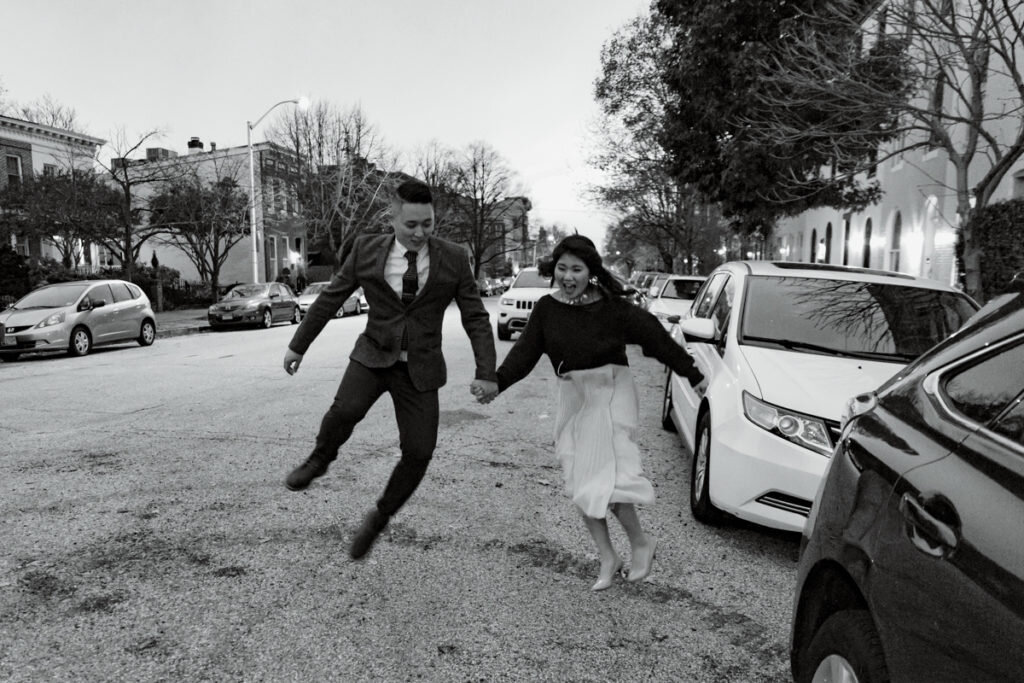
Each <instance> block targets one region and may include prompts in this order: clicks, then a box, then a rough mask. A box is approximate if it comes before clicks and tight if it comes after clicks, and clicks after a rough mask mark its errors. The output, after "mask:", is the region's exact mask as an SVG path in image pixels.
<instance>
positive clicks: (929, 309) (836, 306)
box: [741, 275, 975, 362]
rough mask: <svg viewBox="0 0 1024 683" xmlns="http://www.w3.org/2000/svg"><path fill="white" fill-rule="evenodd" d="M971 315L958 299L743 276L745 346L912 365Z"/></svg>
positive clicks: (918, 290)
mask: <svg viewBox="0 0 1024 683" xmlns="http://www.w3.org/2000/svg"><path fill="white" fill-rule="evenodd" d="M974 310H975V307H974V306H973V305H972V304H971V302H970V300H969V299H968V298H967V297H965V296H963V295H962V294H960V293H958V292H950V291H943V290H939V289H931V288H927V287H917V286H914V285H903V284H889V283H879V282H863V281H858V280H838V279H831V278H814V277H777V276H763V275H757V276H750V277H748V278H747V290H746V296H745V298H744V304H743V320H742V325H741V334H742V336H743V343H744V344H758V345H764V344H772V345H778V346H781V347H783V348H792V349H795V350H801V348H802V349H809V348H810V347H814V348H815V349H817V351H812V352H820V353H835V354H839V355H843V354H847V355H856V356H859V357H861V356H862V357H866V358H878V359H880V360H899V361H903V362H907V361H911V360H913V359H915V358H917V357H918V356H919V355H921V354H922V353H924V352H925V351H926V350H928V349H929V348H931V347H932V346H935V344H937V343H939V342H940V341H942V340H944V339H945V338H946V337H948V336H949V335H951V334H952V333H953V332H955V331H956V330H958V329H959V328H960V327H961V326H962V325H963V324H964V322H966V321H967V319H968V318H970V317H971V315H973V314H974Z"/></svg>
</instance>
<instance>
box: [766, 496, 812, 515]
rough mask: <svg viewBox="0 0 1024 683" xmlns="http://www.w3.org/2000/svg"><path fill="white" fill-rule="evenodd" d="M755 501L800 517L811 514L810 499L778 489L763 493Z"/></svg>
mask: <svg viewBox="0 0 1024 683" xmlns="http://www.w3.org/2000/svg"><path fill="white" fill-rule="evenodd" d="M757 502H758V503H761V504H762V505H767V506H768V507H772V508H777V509H779V510H785V511H786V512H794V513H796V514H798V515H800V516H802V517H806V516H807V515H809V514H811V501H809V500H804V499H803V498H797V497H796V496H791V495H789V494H786V493H779V492H778V491H771V492H769V493H766V494H764V495H763V496H761V497H760V498H758V499H757Z"/></svg>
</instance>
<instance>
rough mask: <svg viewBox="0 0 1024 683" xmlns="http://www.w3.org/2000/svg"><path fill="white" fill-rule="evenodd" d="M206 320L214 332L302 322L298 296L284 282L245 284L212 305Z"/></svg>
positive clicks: (236, 286)
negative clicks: (242, 326)
mask: <svg viewBox="0 0 1024 683" xmlns="http://www.w3.org/2000/svg"><path fill="white" fill-rule="evenodd" d="M206 318H207V320H208V321H209V323H210V328H211V329H220V328H224V327H231V326H234V325H258V326H260V327H270V326H271V325H273V324H274V323H279V322H292V323H298V322H299V321H300V320H301V319H302V314H301V313H300V311H299V301H298V297H296V296H295V293H294V292H293V291H292V289H291V287H289V286H288V285H286V284H284V283H281V282H268V283H253V284H241V285H235V286H234V287H232V288H231V289H230V290H229V291H228V293H227V294H225V295H224V298H223V299H221V300H220V301H218V302H217V303H215V304H214V305H213V306H210V309H209V310H208V311H207V313H206Z"/></svg>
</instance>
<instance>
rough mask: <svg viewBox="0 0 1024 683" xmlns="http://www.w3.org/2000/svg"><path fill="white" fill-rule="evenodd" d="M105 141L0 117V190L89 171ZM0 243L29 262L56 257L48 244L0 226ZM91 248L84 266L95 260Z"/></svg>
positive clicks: (53, 247) (52, 247)
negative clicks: (70, 172)
mask: <svg viewBox="0 0 1024 683" xmlns="http://www.w3.org/2000/svg"><path fill="white" fill-rule="evenodd" d="M104 144H106V140H101V139H100V138H94V137H92V136H91V135H85V134H84V133H77V132H75V131H71V130H64V129H61V128H54V127H52V126H44V125H42V124H40V123H33V122H32V121H24V120H21V119H16V118H11V117H9V116H0V162H2V169H3V173H2V175H0V189H3V188H6V187H8V186H10V185H12V184H21V183H22V182H24V181H25V180H27V179H28V178H32V177H36V176H39V175H48V174H56V173H58V172H61V171H66V170H70V169H72V168H76V169H90V168H94V167H95V159H96V157H97V155H98V154H99V150H100V147H102V146H103V145H104ZM0 240H2V241H3V242H5V243H9V244H10V245H11V246H12V247H14V249H15V250H16V251H17V252H18V253H19V254H21V255H22V256H25V257H26V258H31V259H40V258H53V259H56V260H60V254H59V252H58V251H57V249H56V248H55V246H54V245H53V243H52V242H50V241H48V240H46V239H45V238H40V237H33V236H29V235H26V234H24V233H21V232H19V231H18V230H16V229H12V228H10V227H9V226H7V227H5V225H3V224H0ZM98 256H99V255H98V253H97V251H96V249H95V247H94V248H92V249H87V250H85V253H84V258H85V259H86V262H87V263H93V262H94V260H96V259H98Z"/></svg>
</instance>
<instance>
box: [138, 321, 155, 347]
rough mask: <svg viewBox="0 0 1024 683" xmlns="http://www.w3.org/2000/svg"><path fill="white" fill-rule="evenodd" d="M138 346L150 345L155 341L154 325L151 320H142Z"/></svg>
mask: <svg viewBox="0 0 1024 683" xmlns="http://www.w3.org/2000/svg"><path fill="white" fill-rule="evenodd" d="M137 341H138V342H139V346H151V345H152V344H153V342H154V341H156V325H154V324H153V321H152V320H143V321H142V327H141V328H139V338H138V340H137Z"/></svg>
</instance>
